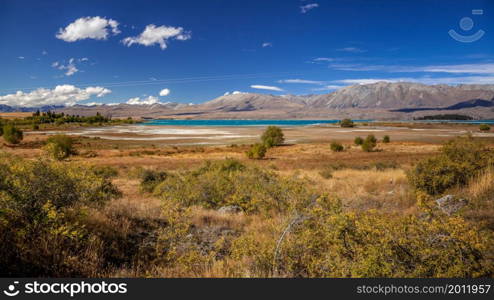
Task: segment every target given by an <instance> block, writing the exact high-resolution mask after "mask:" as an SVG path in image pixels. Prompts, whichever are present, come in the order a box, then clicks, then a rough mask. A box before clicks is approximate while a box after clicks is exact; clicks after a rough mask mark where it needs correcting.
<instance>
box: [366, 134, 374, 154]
mask: <svg viewBox="0 0 494 300" xmlns="http://www.w3.org/2000/svg"><path fill="white" fill-rule="evenodd" d="M376 146H377V139H376V137H375V136H374V135H372V134H370V135H368V136H367V137H366V138H365V140H364V142H363V143H362V150H364V151H365V152H372V151H374V148H376Z"/></svg>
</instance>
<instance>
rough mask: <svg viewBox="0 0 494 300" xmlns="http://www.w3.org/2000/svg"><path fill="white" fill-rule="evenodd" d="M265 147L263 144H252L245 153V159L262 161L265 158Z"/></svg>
mask: <svg viewBox="0 0 494 300" xmlns="http://www.w3.org/2000/svg"><path fill="white" fill-rule="evenodd" d="M266 151H267V149H266V146H264V145H263V144H254V145H252V146H251V147H250V149H249V150H248V151H247V153H246V154H247V157H248V158H250V159H263V158H264V156H266Z"/></svg>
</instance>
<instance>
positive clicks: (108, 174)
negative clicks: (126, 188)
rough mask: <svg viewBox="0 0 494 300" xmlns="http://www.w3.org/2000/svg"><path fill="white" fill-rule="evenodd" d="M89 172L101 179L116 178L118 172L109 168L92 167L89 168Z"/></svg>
mask: <svg viewBox="0 0 494 300" xmlns="http://www.w3.org/2000/svg"><path fill="white" fill-rule="evenodd" d="M86 157H87V156H86ZM91 171H92V172H93V173H94V174H95V175H96V176H100V177H103V178H114V177H117V176H118V170H117V169H115V168H113V167H110V166H93V167H91Z"/></svg>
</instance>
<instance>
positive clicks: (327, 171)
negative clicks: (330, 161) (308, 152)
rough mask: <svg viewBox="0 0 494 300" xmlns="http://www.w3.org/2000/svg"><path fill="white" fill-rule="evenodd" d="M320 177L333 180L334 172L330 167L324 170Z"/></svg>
mask: <svg viewBox="0 0 494 300" xmlns="http://www.w3.org/2000/svg"><path fill="white" fill-rule="evenodd" d="M319 175H321V177H322V178H324V179H330V178H333V170H332V169H331V168H330V167H328V168H324V169H323V170H321V171H320V172H319Z"/></svg>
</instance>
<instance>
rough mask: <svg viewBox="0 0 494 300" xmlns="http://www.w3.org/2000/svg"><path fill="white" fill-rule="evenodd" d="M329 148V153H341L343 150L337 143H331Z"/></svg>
mask: <svg viewBox="0 0 494 300" xmlns="http://www.w3.org/2000/svg"><path fill="white" fill-rule="evenodd" d="M330 148H331V151H333V152H342V151H343V150H344V149H345V148H344V147H343V145H342V144H340V143H337V142H332V143H331V145H330Z"/></svg>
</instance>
